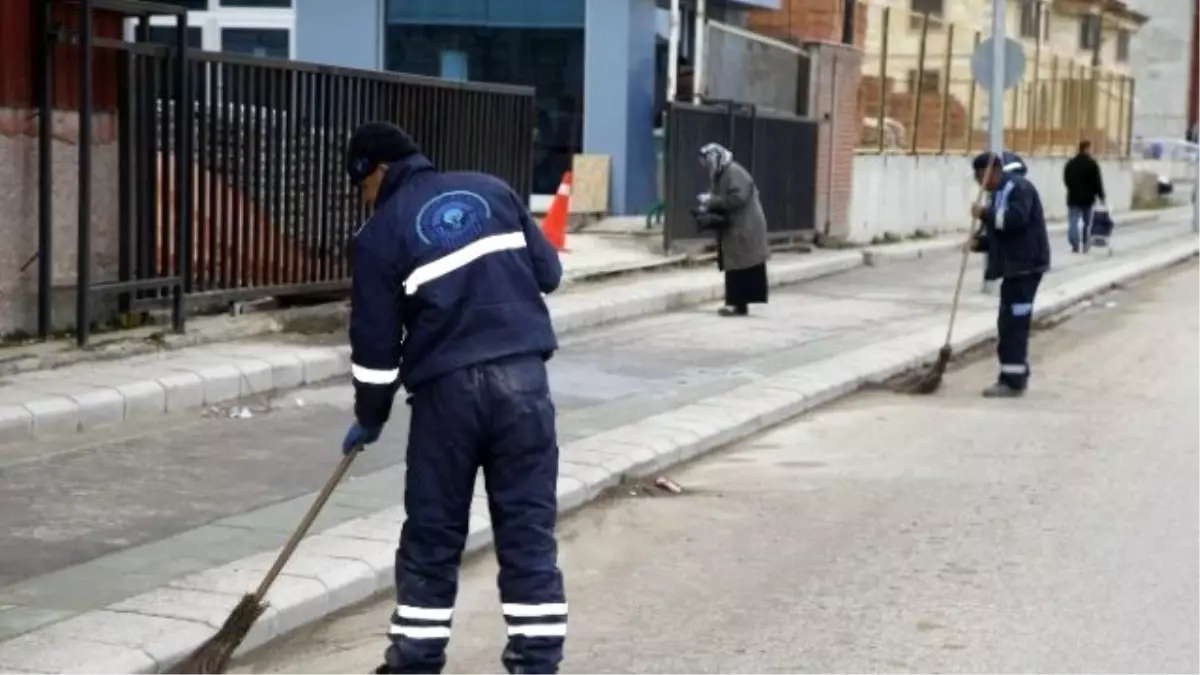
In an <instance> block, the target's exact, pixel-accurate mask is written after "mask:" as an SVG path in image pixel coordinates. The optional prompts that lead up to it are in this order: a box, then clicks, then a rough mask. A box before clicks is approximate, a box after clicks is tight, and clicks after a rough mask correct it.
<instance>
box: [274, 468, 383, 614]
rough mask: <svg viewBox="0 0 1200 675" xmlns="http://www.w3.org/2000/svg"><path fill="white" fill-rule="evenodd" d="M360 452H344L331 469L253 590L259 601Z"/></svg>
mask: <svg viewBox="0 0 1200 675" xmlns="http://www.w3.org/2000/svg"><path fill="white" fill-rule="evenodd" d="M360 452H362V446H361V445H360V446H358V447H356V448H354V449H353V450H351V451H350V452H348V453H346V455H345V456H344V457H342V461H340V462H338V465H337V468H336V469H334V470H333V475H332V476H330V477H329V480H328V481H326V482H325V487H323V488H321V493H320V494H318V495H317V499H316V501H314V502H313V505H312V506H311V507H309V509H308V513H306V514H305V515H304V520H301V521H300V526H299V527H297V528H296V531H295V532H293V533H292V536H291V538H290V539H288V541H287V543H286V544H284V546H283V550H282V551H280V552H279V557H277V558H275V564H274V565H271V570H270V571H269V572H267V576H265V577H263V580H262V583H260V584H259V585H258V590H257V591H255V592H254V597H255V599H257V600H258V601H259V602H260V603H261V602H262V600H263V598H265V597H266V596H267V591H268V590H270V588H271V584H273V583H275V579H276V578H277V577H278V576H279V573H280V572H281V571H283V566H284V565H286V564H287V561H288V560H290V559H291V557H292V554H293V553H295V552H296V547H297V546H299V545H300V541H301V540H302V539H304V536H305V535H306V534H308V530H309V528H311V527H312V524H313V521H315V520H316V519H317V516H318V515H320V513H321V509H323V508H325V503H326V502H328V501H329V497H330V496H331V495H332V494H333V490H334V488H336V487H337V486H338V483H340V482H342V478H344V477H345V476H346V472H347V471H349V470H350V464H351V463H353V462H354V458H355V457H357V456H358V453H360Z"/></svg>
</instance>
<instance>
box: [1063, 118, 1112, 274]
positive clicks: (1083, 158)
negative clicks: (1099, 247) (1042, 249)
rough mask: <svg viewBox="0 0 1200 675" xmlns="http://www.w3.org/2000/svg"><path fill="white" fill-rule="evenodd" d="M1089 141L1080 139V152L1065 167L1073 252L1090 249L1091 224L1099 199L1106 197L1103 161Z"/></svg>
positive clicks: (1069, 234)
mask: <svg viewBox="0 0 1200 675" xmlns="http://www.w3.org/2000/svg"><path fill="white" fill-rule="evenodd" d="M1091 153H1092V144H1091V142H1090V141H1080V142H1079V152H1078V153H1077V154H1076V155H1075V156H1074V157H1072V158H1071V159H1069V160H1067V164H1066V166H1064V167H1063V185H1064V186H1065V187H1066V188H1067V241H1068V242H1070V244H1071V252H1072V253H1079V252H1080V251H1081V250H1082V251H1083V252H1084V253H1087V240H1088V234H1089V233H1088V228H1089V227H1091V222H1092V210H1093V209H1095V207H1096V202H1097V201H1100V202H1103V201H1104V179H1103V177H1102V176H1101V175H1100V164H1099V163H1097V162H1096V160H1095V159H1093V158H1092V154H1091Z"/></svg>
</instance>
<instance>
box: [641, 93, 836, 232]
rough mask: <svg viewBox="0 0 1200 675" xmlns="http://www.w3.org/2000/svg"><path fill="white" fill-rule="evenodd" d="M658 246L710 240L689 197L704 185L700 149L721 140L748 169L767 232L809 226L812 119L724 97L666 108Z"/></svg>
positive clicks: (812, 211)
mask: <svg viewBox="0 0 1200 675" xmlns="http://www.w3.org/2000/svg"><path fill="white" fill-rule="evenodd" d="M666 128H667V142H666V153H667V161H666V200H665V204H666V206H665V209H666V211H665V214H664V215H665V222H664V227H663V247H664V249H665V250H671V246H672V244H674V243H677V242H680V241H688V240H700V239H711V238H712V236H713V235H712V233H711V232H704V231H701V230H700V229H699V227H698V226H697V224H696V220H695V218H694V217H693V215H692V212H691V210H692V208H694V207H695V205H696V196H697V195H699V194H700V193H702V192H707V191H709V190H710V189H711V185H710V179H709V176H708V172H707V171H706V170H705V169H704V167H703V166H702V165H701V163H700V148H702V147H704V145H705V144H707V143H713V142H715V143H720V144H721V145H724V146H725V147H727V148H729V149H730V150H731V151H732V152H733V154H734V158H735V159H736V160H737V161H738V162H739V163H740V164H742V165H743V166H744V167H746V169H747V170H749V171H750V173H751V174H752V175H753V176H754V183H755V186H756V187H757V189H758V191H759V196H760V199H761V201H762V206H763V210H764V212H765V215H766V217H767V233H768V235H769V236H771V237H772V238H783V237H789V236H793V235H796V234H800V233H802V232H808V231H812V230H813V229H815V227H816V196H817V179H816V178H817V134H818V124H817V122H816V120H813V119H809V118H805V117H799V116H796V115H788V114H784V113H778V112H774V111H769V110H759V109H757V108H756V107H755V106H753V105H746V104H742V103H737V102H730V101H720V102H718V101H713V102H709V103H707V104H705V105H693V104H689V103H673V104H671V106H670V108H669V109H668V111H667V120H666Z"/></svg>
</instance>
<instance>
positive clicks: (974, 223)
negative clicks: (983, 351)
mask: <svg viewBox="0 0 1200 675" xmlns="http://www.w3.org/2000/svg"><path fill="white" fill-rule="evenodd" d="M1001 161H1003V159H1001ZM991 177H992V165H991V164H989V165H988V168H987V171H985V172H984V174H983V182H981V183H980V184H979V192H978V193H976V195H975V203H976V204H980V203H981V202H982V201H983V195H984V193H986V192H987V188H986V186H987V184H988V180H989V179H990V178H991ZM978 226H979V219H978V218H976V217H974V216H971V230H970V232H971V236H972V237H974V236H975V230H976V228H977V227H978ZM970 257H971V252H970V251H969V250H967V249H966V248H964V249H963V252H962V264H960V265H959V266H958V283H956V284H955V285H954V300H953V301H951V304H950V325H948V326H947V327H946V344H947V345H949V344H950V339H951V338H952V337H953V336H954V319H955V318H956V317H957V316H958V299H959V298H960V297H962V287H963V280H964V279H965V278H966V276H967V260H968V259H969V258H970Z"/></svg>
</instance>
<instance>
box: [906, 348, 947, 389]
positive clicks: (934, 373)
mask: <svg viewBox="0 0 1200 675" xmlns="http://www.w3.org/2000/svg"><path fill="white" fill-rule="evenodd" d="M948 365H950V345H945V346H943V347H942V348H941V349H940V350H938V357H937V361H934V363H933V367H932V368H930V369H929V372H927V373H925V376H924V377H922V378H921V379H920V380H917V382H916V384H914V385H913V386H912V387H911V388H910V390H909V393H913V394H919V395H922V396H928V395H929V394H932V393H934V392H935V391H937V390H938V389H939V388H940V387H941V386H942V376H943V375H945V374H946V366H948Z"/></svg>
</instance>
